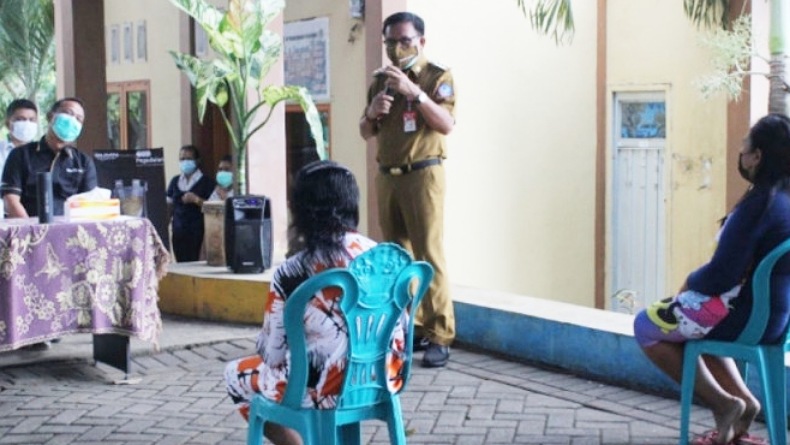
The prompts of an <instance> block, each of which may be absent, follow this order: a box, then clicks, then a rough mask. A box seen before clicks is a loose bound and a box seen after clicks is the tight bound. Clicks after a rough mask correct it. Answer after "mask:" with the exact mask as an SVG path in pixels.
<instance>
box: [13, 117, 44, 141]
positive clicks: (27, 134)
mask: <svg viewBox="0 0 790 445" xmlns="http://www.w3.org/2000/svg"><path fill="white" fill-rule="evenodd" d="M37 134H38V123H36V122H32V121H14V122H11V136H13V137H14V139H16V140H18V141H19V142H22V143H23V144H27V143H28V142H30V141H32V140H33V139H35V137H36V135H37Z"/></svg>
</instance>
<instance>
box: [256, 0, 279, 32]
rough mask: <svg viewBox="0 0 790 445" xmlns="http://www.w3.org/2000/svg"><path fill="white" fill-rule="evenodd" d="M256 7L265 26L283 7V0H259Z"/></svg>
mask: <svg viewBox="0 0 790 445" xmlns="http://www.w3.org/2000/svg"><path fill="white" fill-rule="evenodd" d="M257 7H258V8H260V11H261V21H262V22H263V26H264V27H266V25H268V24H269V23H271V22H272V20H274V19H275V18H276V17H277V16H278V15H280V13H281V12H282V11H283V9H285V0H259V1H258V2H257Z"/></svg>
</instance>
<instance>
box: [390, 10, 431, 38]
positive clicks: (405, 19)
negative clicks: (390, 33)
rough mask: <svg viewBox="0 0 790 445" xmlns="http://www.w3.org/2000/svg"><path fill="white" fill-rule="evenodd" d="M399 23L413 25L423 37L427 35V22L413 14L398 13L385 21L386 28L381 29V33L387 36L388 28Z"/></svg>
mask: <svg viewBox="0 0 790 445" xmlns="http://www.w3.org/2000/svg"><path fill="white" fill-rule="evenodd" d="M399 23H411V24H412V25H414V29H416V30H417V32H418V33H419V34H420V35H421V36H424V35H425V22H424V21H423V20H422V18H420V16H418V15H417V14H414V13H411V12H396V13H395V14H392V15H391V16H389V17H387V18H386V19H384V26H383V27H382V28H381V33H382V34H384V35H386V34H387V28H389V27H390V26H393V25H397V24H399Z"/></svg>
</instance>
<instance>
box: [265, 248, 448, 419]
mask: <svg viewBox="0 0 790 445" xmlns="http://www.w3.org/2000/svg"><path fill="white" fill-rule="evenodd" d="M432 277H433V268H431V266H430V265H429V264H428V263H425V262H423V261H412V259H411V257H410V255H409V253H408V252H406V251H405V250H403V249H402V248H401V247H400V246H398V245H396V244H391V243H382V244H379V245H377V246H376V247H374V248H372V249H370V250H368V251H367V252H365V253H363V254H362V255H360V256H358V257H357V258H355V259H354V260H353V261H352V262H351V263H350V264H349V266H348V268H347V269H346V268H336V269H329V270H326V271H323V272H321V273H319V274H317V275H315V276H313V277H310V279H308V280H307V281H305V282H304V283H302V284H301V285H300V286H299V287H297V288H296V290H295V291H294V292H293V293H292V294H291V296H290V297H288V300H287V301H286V304H285V309H284V323H285V331H286V335H287V338H288V348H289V349H290V352H291V367H290V374H289V376H288V385H287V387H286V390H285V394H284V395H283V399H282V401H281V402H280V403H281V404H282V405H285V406H289V407H292V408H295V409H297V408H299V407H301V403H302V399H303V398H304V394H305V391H306V387H307V378H308V369H309V367H308V361H307V347H306V343H305V332H304V313H305V307H306V305H307V304H309V302H310V300H311V299H312V298H313V297H314V296H315V294H316V293H317V292H318V291H320V290H322V289H326V288H330V287H334V288H338V289H339V291H340V295H341V299H340V307H341V310H342V313H343V317H344V319H345V322H346V326H347V328H348V334H349V338H348V339H349V342H348V355H347V357H348V362H347V366H346V370H345V378H344V382H343V387H342V389H341V394H340V397H339V400H338V406H337V407H338V408H352V407H357V406H367V405H371V404H375V403H377V402H379V401H381V400H384V399H385V398H388V397H391V393H390V392H389V390H388V387H387V380H388V375H387V368H386V365H387V353H388V352H389V351H390V340H391V338H392V332H393V330H394V328H395V326H396V323H397V321H398V319H399V317H400V316H401V314H402V313H403V311H404V309H405V308H406V307H410V308H411V309H410V310H409V312H410V313H411V314H414V313H415V312H416V311H415V309H416V308H417V307H418V305H419V303H420V301H421V299H422V296H423V295H424V294H425V291H426V290H427V289H428V285H429V284H430V282H431V279H432ZM415 280H416V281H417V285H416V287H412V286H413V285H412V283H413V282H414V281H415ZM412 290H415V291H414V292H412ZM409 320H410V321H409V326H404V328H405V329H407V335H406V345H405V346H406V348H405V349H406V351H407V355H408V356H407V357H405V358H404V362H403V368H402V370H401V375H402V379H403V385H402V387H401V388H403V387H405V386H406V383H407V381H408V378H409V375H410V364H411V357H410V353H411V344H412V343H411V342H412V337H413V323H414V321H413V320H414V319H413V317H409Z"/></svg>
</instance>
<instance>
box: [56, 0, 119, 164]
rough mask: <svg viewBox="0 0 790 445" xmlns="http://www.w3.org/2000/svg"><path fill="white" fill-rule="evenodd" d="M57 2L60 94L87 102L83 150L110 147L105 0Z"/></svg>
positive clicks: (91, 150) (60, 95) (57, 54)
mask: <svg viewBox="0 0 790 445" xmlns="http://www.w3.org/2000/svg"><path fill="white" fill-rule="evenodd" d="M54 5H55V42H56V43H55V46H56V55H55V66H56V72H57V97H58V98H61V97H64V96H76V97H79V98H80V99H82V100H83V102H84V104H85V124H84V127H83V129H82V135H81V136H80V138H79V140H78V144H79V147H80V149H81V150H84V151H86V152H88V153H91V152H93V150H99V149H107V148H110V142H109V137H108V134H107V90H106V89H107V73H106V70H105V68H106V66H107V62H106V52H105V49H104V40H105V39H104V0H56V1H55V2H54Z"/></svg>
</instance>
